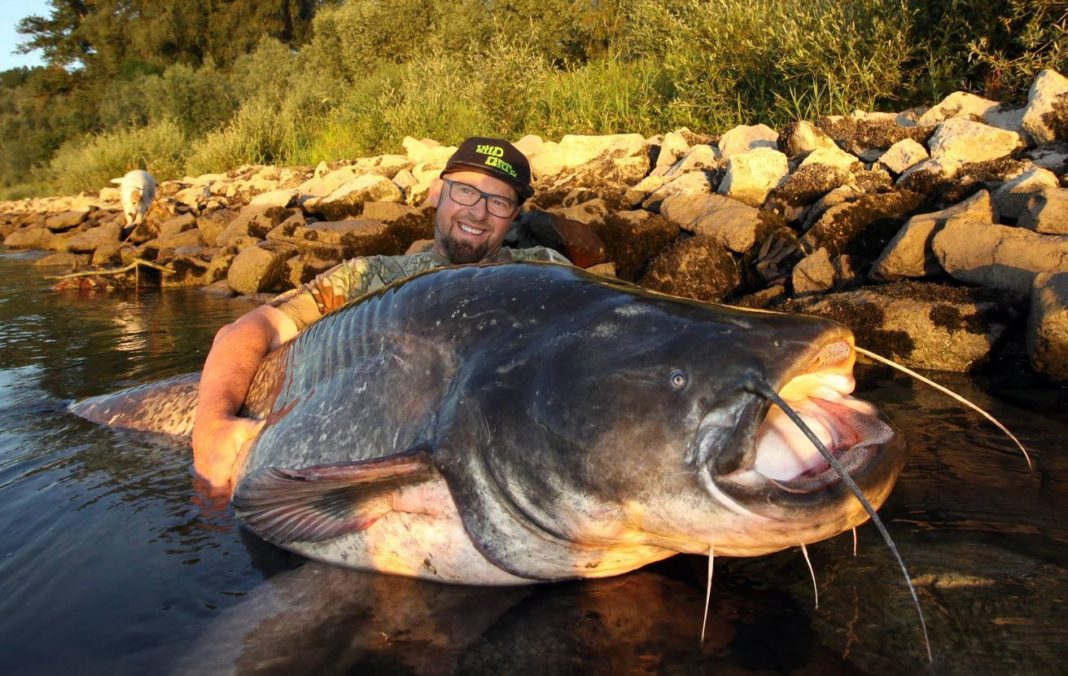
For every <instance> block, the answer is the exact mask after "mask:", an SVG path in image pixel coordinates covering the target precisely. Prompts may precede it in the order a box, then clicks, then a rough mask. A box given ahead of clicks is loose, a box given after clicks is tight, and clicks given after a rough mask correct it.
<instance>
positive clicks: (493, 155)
mask: <svg viewBox="0 0 1068 676" xmlns="http://www.w3.org/2000/svg"><path fill="white" fill-rule="evenodd" d="M475 152H476V153H478V154H480V155H486V163H485V164H486V166H487V167H494V168H496V169H499V170H501V171H503V172H504V173H506V174H508V175H509V176H511V177H512V178H519V173H518V172H516V170H515V168H514V167H513V166H512V165H511V164H509V163H508V162H505V161H504V160H503V159H501V158H502V157H504V148H502V147H500V146H491V145H488V144H482V145H478V146H475Z"/></svg>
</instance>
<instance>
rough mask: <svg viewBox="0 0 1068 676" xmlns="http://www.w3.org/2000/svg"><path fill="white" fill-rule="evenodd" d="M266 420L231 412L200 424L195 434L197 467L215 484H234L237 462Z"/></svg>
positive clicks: (220, 487)
mask: <svg viewBox="0 0 1068 676" xmlns="http://www.w3.org/2000/svg"><path fill="white" fill-rule="evenodd" d="M263 424H264V421H262V420H252V419H250V418H239V417H236V416H229V417H227V418H220V419H218V420H216V421H213V422H212V423H211V424H209V425H207V426H205V427H198V428H197V429H196V430H195V433H194V435H193V469H194V470H195V471H196V473H197V474H199V475H200V476H202V477H204V479H206V480H207V482H208V483H209V484H211V486H212V488H216V489H226V488H230V487H231V484H232V482H233V479H234V465H235V463H236V462H237V460H238V459H239V457H240V456H241V454H242V452H243V451H244V450H245V449H247V446H246V444H247V443H248V442H250V441H251V440H253V439H255V438H256V435H257V434H259V433H260V430H261V429H262V428H263Z"/></svg>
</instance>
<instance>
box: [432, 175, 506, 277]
mask: <svg viewBox="0 0 1068 676" xmlns="http://www.w3.org/2000/svg"><path fill="white" fill-rule="evenodd" d="M452 183H461V184H465V185H468V186H470V187H471V188H474V189H475V190H477V191H481V192H483V193H487V194H489V195H496V196H500V197H504V198H507V199H508V200H511V201H512V203H513V204H518V201H519V200H518V195H517V194H516V191H515V190H514V189H513V188H512V187H511V186H510V185H508V184H507V183H505V182H504V181H502V180H500V179H498V178H494V177H493V176H489V175H488V174H483V173H482V172H479V171H454V172H451V173H450V174H448V175H447V176H445V177H444V179H437V182H436V183H435V186H434V188H433V189H432V190H431V193H430V203H431V204H433V205H434V206H436V207H437V213H436V214H435V216H434V250H435V251H436V252H438V253H439V254H441V255H443V256H445V257H446V258H448V259H449V261H450V262H452V263H477V262H479V261H481V260H483V259H484V258H486V257H487V256H492V255H493V254H495V253H497V251H498V250H500V248H501V242H502V241H504V234H505V232H507V231H508V226H509V225H510V224H511V222H512V220H513V219H515V216H516V214H517V213H518V212H519V207H518V206H516V207H515V208H513V209H512V210H511V212H510V213H509V214H508V215H507V216H495V215H494V214H491V213H490V212H489V209H488V208H487V205H486V199H485V198H484V197H481V196H480V197H479V198H478V201H477V202H475V203H474V204H472V205H471V206H464V205H462V204H460V203H458V202H457V201H455V200H454V199H453V198H452V197H451V196H450V191H451V184H452ZM468 192H470V191H468ZM498 212H499V210H498Z"/></svg>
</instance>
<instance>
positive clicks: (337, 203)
mask: <svg viewBox="0 0 1068 676" xmlns="http://www.w3.org/2000/svg"><path fill="white" fill-rule="evenodd" d="M377 201H390V202H402V201H404V195H403V194H402V193H401V191H400V188H398V187H397V185H396V184H395V183H394V182H393V181H391V180H390V179H388V178H386V177H384V176H378V175H375V174H366V175H363V176H357V177H356V178H354V179H352V180H350V181H346V182H345V183H344V184H342V185H341V186H340V187H339V188H337V189H336V190H334V191H333V192H331V193H330V194H329V195H327V196H326V197H321V198H313V199H309V200H308V201H306V202H305V203H304V209H305V211H308V212H313V213H318V214H322V216H323V217H324V218H325V219H326V220H329V221H340V220H345V219H347V218H350V217H352V216H358V215H360V213H361V212H362V210H363V205H364V203H365V202H377Z"/></svg>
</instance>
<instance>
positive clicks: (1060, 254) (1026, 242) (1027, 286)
mask: <svg viewBox="0 0 1068 676" xmlns="http://www.w3.org/2000/svg"><path fill="white" fill-rule="evenodd" d="M932 248H933V250H934V252H935V254H936V255H937V256H938V261H939V263H940V264H941V266H942V268H943V269H944V270H945V271H946V272H948V273H949V274H950V275H951V276H953V278H954V279H958V280H960V281H962V282H967V283H969V284H979V285H981V286H988V287H992V288H996V289H1004V290H1006V291H1010V292H1012V293H1015V294H1017V295H1019V296H1020V297H1026V296H1027V295H1028V294H1029V293H1030V292H1031V286H1032V283H1033V282H1034V278H1035V275H1037V274H1038V273H1040V272H1050V271H1057V272H1064V271H1068V236H1065V237H1061V236H1056V235H1040V234H1038V233H1035V232H1031V231H1030V230H1026V229H1024V228H1018V227H1009V226H1004V225H997V224H995V223H990V222H988V221H984V220H983V219H982V218H977V217H976V216H975V215H974V214H960V215H958V216H954V217H952V218H950V219H949V220H947V221H946V223H945V225H944V226H943V227H942V230H941V231H940V232H938V233H937V234H936V235H935V236H934V242H933V245H932Z"/></svg>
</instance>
